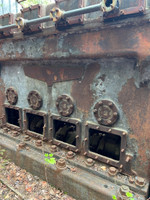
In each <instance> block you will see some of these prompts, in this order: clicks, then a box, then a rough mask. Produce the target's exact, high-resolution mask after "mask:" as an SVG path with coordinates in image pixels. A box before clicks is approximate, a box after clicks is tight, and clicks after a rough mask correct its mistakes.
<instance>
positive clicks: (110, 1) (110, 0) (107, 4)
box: [105, 0, 113, 7]
mask: <svg viewBox="0 0 150 200" xmlns="http://www.w3.org/2000/svg"><path fill="white" fill-rule="evenodd" d="M112 3H113V0H106V1H105V5H106V7H109V6H110V5H111V4H112Z"/></svg>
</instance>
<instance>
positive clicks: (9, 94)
mask: <svg viewBox="0 0 150 200" xmlns="http://www.w3.org/2000/svg"><path fill="white" fill-rule="evenodd" d="M6 98H7V101H8V102H9V103H10V104H11V105H15V104H16V103H17V101H18V94H17V91H16V90H15V89H14V88H12V87H10V88H8V89H7V91H6Z"/></svg>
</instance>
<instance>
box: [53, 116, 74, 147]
mask: <svg viewBox="0 0 150 200" xmlns="http://www.w3.org/2000/svg"><path fill="white" fill-rule="evenodd" d="M53 128H54V132H53V134H54V135H53V137H54V138H55V139H56V140H59V141H62V142H64V143H67V144H69V145H72V146H76V125H75V124H73V123H69V122H63V121H60V120H56V119H55V120H53Z"/></svg>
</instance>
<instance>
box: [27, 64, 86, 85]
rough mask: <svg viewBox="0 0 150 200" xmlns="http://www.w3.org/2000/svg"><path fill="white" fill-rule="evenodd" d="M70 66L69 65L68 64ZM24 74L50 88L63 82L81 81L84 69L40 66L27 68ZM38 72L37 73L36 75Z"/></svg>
mask: <svg viewBox="0 0 150 200" xmlns="http://www.w3.org/2000/svg"><path fill="white" fill-rule="evenodd" d="M67 65H68V64H67ZM72 71H73V73H72ZM24 72H25V74H26V76H29V77H31V78H34V79H37V80H40V81H44V82H46V83H47V84H48V86H52V85H53V84H54V83H57V82H62V81H70V80H77V79H81V77H82V75H83V73H84V69H83V68H82V69H80V68H79V67H77V66H71V65H70V66H64V65H63V67H61V66H55V67H53V66H49V67H44V66H43V67H40V66H35V65H33V66H25V67H24ZM35 72H36V73H35Z"/></svg>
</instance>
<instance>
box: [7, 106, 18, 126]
mask: <svg viewBox="0 0 150 200" xmlns="http://www.w3.org/2000/svg"><path fill="white" fill-rule="evenodd" d="M5 113H6V123H9V124H12V125H15V126H20V125H19V110H16V109H13V108H7V107H5Z"/></svg>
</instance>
